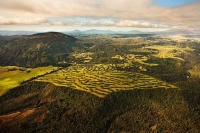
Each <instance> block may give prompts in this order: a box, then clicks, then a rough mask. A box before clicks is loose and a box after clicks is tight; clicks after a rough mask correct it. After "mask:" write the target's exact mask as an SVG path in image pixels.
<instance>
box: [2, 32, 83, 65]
mask: <svg viewBox="0 0 200 133" xmlns="http://www.w3.org/2000/svg"><path fill="white" fill-rule="evenodd" d="M5 38H6V40H5ZM0 42H1V43H0V64H1V65H17V66H25V67H37V66H42V65H50V64H55V63H58V62H62V61H67V60H68V55H69V54H70V53H71V52H72V51H73V49H74V48H76V47H79V46H80V45H79V44H78V43H77V39H76V38H74V37H72V36H68V35H65V34H62V33H58V32H47V33H39V34H34V35H29V36H18V37H13V38H12V37H10V39H9V38H8V37H3V36H1V38H0Z"/></svg>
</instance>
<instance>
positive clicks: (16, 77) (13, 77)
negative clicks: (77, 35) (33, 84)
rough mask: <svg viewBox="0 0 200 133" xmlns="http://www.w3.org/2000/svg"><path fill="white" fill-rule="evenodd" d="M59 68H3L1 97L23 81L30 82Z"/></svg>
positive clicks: (0, 87)
mask: <svg viewBox="0 0 200 133" xmlns="http://www.w3.org/2000/svg"><path fill="white" fill-rule="evenodd" d="M56 69H57V67H52V66H49V67H38V68H23V67H17V66H1V67H0V96H1V95H2V94H4V93H5V92H6V91H7V90H9V89H11V88H14V87H16V86H18V85H20V83H22V82H23V81H26V80H29V79H31V78H33V77H36V76H38V75H44V74H45V73H49V72H51V71H53V70H56Z"/></svg>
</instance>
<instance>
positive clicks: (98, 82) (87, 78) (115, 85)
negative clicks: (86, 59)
mask: <svg viewBox="0 0 200 133" xmlns="http://www.w3.org/2000/svg"><path fill="white" fill-rule="evenodd" d="M104 67H105V66H104ZM36 81H42V82H51V83H53V84H55V85H57V86H66V87H72V88H74V89H77V90H82V91H86V92H89V93H92V94H94V95H96V96H98V97H105V96H106V95H107V94H109V93H111V92H116V91H120V90H133V89H159V88H162V89H170V88H174V89H175V88H177V87H175V86H173V85H170V84H168V83H166V82H163V81H160V80H157V79H155V78H153V77H150V76H147V75H144V74H141V73H136V72H125V71H117V70H103V69H102V67H101V65H99V64H98V65H94V66H93V67H92V68H90V70H87V67H86V66H84V65H81V66H78V67H77V66H70V67H68V68H66V69H62V70H59V71H57V72H55V73H52V74H48V75H45V76H43V77H40V78H38V79H36Z"/></svg>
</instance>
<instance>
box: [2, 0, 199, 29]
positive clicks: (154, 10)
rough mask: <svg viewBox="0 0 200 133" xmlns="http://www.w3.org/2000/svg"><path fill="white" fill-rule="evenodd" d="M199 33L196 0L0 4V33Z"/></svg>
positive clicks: (15, 0)
mask: <svg viewBox="0 0 200 133" xmlns="http://www.w3.org/2000/svg"><path fill="white" fill-rule="evenodd" d="M87 29H104V30H105V29H108V30H134V29H137V30H143V31H152V30H165V29H191V30H199V29H200V0H0V30H28V31H70V30H87Z"/></svg>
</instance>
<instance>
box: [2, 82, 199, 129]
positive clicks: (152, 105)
mask: <svg viewBox="0 0 200 133" xmlns="http://www.w3.org/2000/svg"><path fill="white" fill-rule="evenodd" d="M199 100H200V94H199V93H192V92H189V91H186V90H184V91H181V90H178V89H154V90H151V89H143V90H137V89H136V90H129V91H119V92H115V93H111V94H109V95H107V96H106V97H105V98H98V97H96V96H94V95H92V94H89V93H87V92H84V91H78V90H74V89H71V88H69V87H58V86H54V85H52V84H49V83H43V82H28V83H26V84H23V85H21V86H19V87H16V88H15V89H12V90H10V91H9V92H7V93H6V94H5V95H3V96H2V97H0V101H1V102H0V132H4V133H6V132H145V133H146V132H162V131H165V132H193V133H197V132H200V130H199V129H200V124H199V122H198V121H199V118H200V108H199V102H198V101H199Z"/></svg>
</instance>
